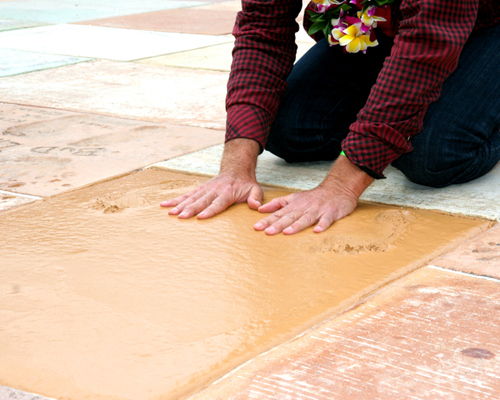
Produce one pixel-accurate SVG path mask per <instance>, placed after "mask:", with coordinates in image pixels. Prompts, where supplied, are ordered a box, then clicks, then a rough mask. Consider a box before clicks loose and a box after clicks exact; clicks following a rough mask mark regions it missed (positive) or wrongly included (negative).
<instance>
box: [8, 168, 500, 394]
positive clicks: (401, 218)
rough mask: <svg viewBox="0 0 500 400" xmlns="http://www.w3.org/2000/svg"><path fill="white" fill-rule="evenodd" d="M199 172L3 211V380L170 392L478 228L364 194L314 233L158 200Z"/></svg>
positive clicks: (108, 184) (117, 183)
mask: <svg viewBox="0 0 500 400" xmlns="http://www.w3.org/2000/svg"><path fill="white" fill-rule="evenodd" d="M205 179H207V178H206V177H202V176H199V175H192V174H185V173H176V172H172V171H164V170H160V169H148V170H145V171H140V172H137V173H133V174H129V175H125V176H123V177H120V178H117V179H111V180H108V181H105V182H101V183H98V184H94V185H90V186H87V187H85V188H82V189H78V190H74V191H71V192H68V193H63V194H60V195H57V196H53V197H50V198H48V199H45V200H43V201H40V202H38V203H37V204H33V205H27V206H24V207H22V208H19V209H16V210H12V211H8V212H5V213H2V214H0V232H2V246H0V260H2V268H0V293H2V294H3V295H2V303H1V304H2V307H0V326H1V329H0V343H2V356H1V357H0V376H1V380H2V384H4V385H8V386H10V387H15V388H19V389H21V390H26V391H29V392H34V393H40V394H43V395H46V396H49V397H54V398H60V399H64V398H69V399H75V400H79V399H92V400H116V399H121V400H129V399H130V400H138V399H140V400H153V399H164V400H174V399H175V400H178V399H180V398H183V395H185V394H188V393H193V392H195V391H197V390H199V389H200V388H202V387H204V386H205V384H207V383H208V382H209V381H212V380H214V379H216V378H218V377H220V376H221V375H222V374H224V373H225V372H227V371H229V370H231V369H232V368H234V367H235V366H237V365H239V364H241V363H242V362H244V361H247V360H249V359H251V358H253V357H254V356H256V355H257V354H260V353H262V352H263V351H265V350H267V349H269V348H271V347H273V346H275V345H277V344H279V343H282V342H283V341H286V340H287V339H289V338H292V337H294V336H296V334H298V333H300V332H303V331H304V329H307V328H308V327H310V326H311V325H312V324H314V323H317V322H318V321H321V320H323V319H324V318H325V316H327V315H332V313H335V312H337V311H338V310H339V309H345V307H349V306H350V305H353V304H354V303H355V302H357V301H359V299H360V298H361V297H362V296H363V295H366V294H367V293H369V292H371V291H373V290H374V289H376V288H378V287H380V286H381V285H383V284H384V283H387V282H388V281H391V280H393V279H395V278H397V277H399V276H401V275H402V274H404V273H405V272H407V271H408V270H411V269H414V268H416V267H417V266H418V265H421V264H422V263H424V262H425V261H426V260H427V259H428V258H431V257H432V256H433V254H436V253H440V252H442V251H443V249H445V248H446V247H447V246H449V245H450V244H452V243H454V242H455V241H460V240H462V238H463V237H465V236H468V235H471V234H473V233H474V232H476V231H477V230H479V229H483V228H484V221H480V220H474V219H470V218H463V217H452V216H449V215H444V214H439V213H436V212H431V211H422V210H405V209H401V208H398V207H391V206H381V205H375V204H363V205H361V206H360V207H359V208H358V210H356V211H355V212H354V213H353V215H352V216H351V217H350V218H348V219H344V220H342V221H339V222H337V223H336V224H335V225H334V226H333V228H332V229H330V230H328V231H327V232H325V233H324V234H320V235H317V234H313V233H312V232H311V230H307V231H305V232H302V233H300V234H298V235H294V236H285V235H278V236H273V237H269V236H266V235H265V234H263V233H262V232H256V231H254V230H253V229H252V225H253V223H255V222H256V221H257V220H258V219H260V218H261V215H259V214H258V213H257V212H256V211H252V210H249V209H248V207H247V206H246V205H245V204H240V205H237V206H235V207H232V208H231V209H229V210H228V211H227V212H225V213H223V214H221V215H220V216H218V217H216V218H214V219H211V220H208V221H201V220H196V219H193V220H189V221H186V220H179V219H177V218H174V217H168V216H167V212H166V210H165V209H160V207H159V202H160V201H161V200H164V199H165V198H167V197H172V196H174V195H176V194H179V193H182V192H185V191H187V190H190V189H191V188H193V187H194V186H195V185H198V184H200V183H201V182H203V181H204V180H205ZM285 193H289V192H287V191H284V190H282V189H276V188H269V187H267V188H266V193H265V195H266V198H268V199H269V198H272V197H274V196H278V195H283V194H285ZM415 243H418V245H415ZM28 250H29V251H28ZM422 295H423V296H427V297H425V299H428V298H429V295H428V294H425V293H424V291H422ZM487 298H488V297H483V301H484V302H486V299H487ZM429 299H430V300H432V297H430V298H429ZM472 300H475V298H474V299H472ZM472 305H474V306H475V308H476V309H479V310H480V309H481V308H480V307H478V306H480V305H481V304H479V303H477V301H476V302H474V301H472V303H471V306H472ZM416 309H417V310H418V307H412V308H410V309H409V310H408V311H411V312H413V311H415V310H416ZM422 310H423V311H424V310H427V309H426V308H425V306H422ZM465 310H468V308H465ZM439 311H440V312H441V311H442V310H439ZM474 312H475V313H476V314H472V318H470V319H469V321H470V323H472V319H473V318H475V317H476V316H482V314H477V313H478V312H479V311H474ZM442 315H443V314H442V313H441V314H437V315H434V314H432V315H431V317H429V315H428V314H424V315H423V316H425V318H438V317H441V316H442ZM410 317H413V315H412V314H409V317H408V318H410ZM422 318H423V317H422ZM490 318H491V317H490ZM414 319H416V320H417V321H418V318H416V317H415V318H414ZM411 321H413V319H411ZM490 322H491V321H490ZM391 323H393V322H391ZM417 326H418V328H419V329H420V330H422V325H417ZM478 326H480V327H482V325H478ZM489 326H490V327H492V326H494V324H492V323H490V325H489ZM428 328H429V327H428V326H427V325H426V329H428ZM445 339H448V337H445ZM478 340H482V334H478ZM465 345H466V347H482V348H486V349H489V350H491V351H496V349H495V348H494V347H492V346H490V344H489V343H482V342H480V343H478V344H477V345H476V344H474V345H471V344H470V343H466V344H465ZM483 346H484V347H483ZM461 349H462V348H461ZM410 360H411V361H413V359H412V358H410ZM344 398H348V397H344ZM211 400H213V399H211ZM224 400H226V398H225V399H224Z"/></svg>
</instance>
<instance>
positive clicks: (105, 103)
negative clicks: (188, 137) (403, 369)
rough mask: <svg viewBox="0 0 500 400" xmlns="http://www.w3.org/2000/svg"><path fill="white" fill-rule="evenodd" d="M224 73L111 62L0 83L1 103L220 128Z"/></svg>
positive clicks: (98, 62) (224, 92)
mask: <svg viewBox="0 0 500 400" xmlns="http://www.w3.org/2000/svg"><path fill="white" fill-rule="evenodd" d="M227 78H228V74H227V73H225V72H214V71H190V70H187V69H183V68H182V69H181V68H170V67H164V66H152V65H146V64H139V63H119V62H112V61H96V62H86V63H82V64H76V65H71V66H67V67H63V68H58V69H54V70H46V71H39V72H34V73H31V74H27V75H20V76H15V77H6V78H3V79H2V85H1V86H0V96H1V98H2V100H3V101H5V102H11V103H17V104H28V105H35V106H42V107H53V108H60V109H66V110H71V111H81V112H92V113H101V114H107V115H113V116H120V117H130V118H137V119H141V120H147V121H165V120H169V121H172V122H175V123H181V124H186V125H193V126H204V127H210V128H219V129H224V128H225V118H226V112H225V108H224V101H225V96H226V84H227Z"/></svg>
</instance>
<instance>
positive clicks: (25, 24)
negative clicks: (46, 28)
mask: <svg viewBox="0 0 500 400" xmlns="http://www.w3.org/2000/svg"><path fill="white" fill-rule="evenodd" d="M38 25H41V24H40V23H38V22H31V21H19V20H15V19H2V18H0V32H1V31H10V30H11V29H22V28H30V27H33V26H38Z"/></svg>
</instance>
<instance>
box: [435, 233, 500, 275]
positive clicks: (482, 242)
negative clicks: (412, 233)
mask: <svg viewBox="0 0 500 400" xmlns="http://www.w3.org/2000/svg"><path fill="white" fill-rule="evenodd" d="M432 263H433V264H434V265H439V266H441V267H446V268H451V269H456V270H460V271H464V272H469V273H472V274H477V275H486V276H491V277H495V278H500V224H496V225H495V226H494V227H493V228H491V229H489V230H488V231H486V232H483V233H482V234H480V235H478V236H476V237H474V238H472V239H471V240H469V241H468V242H467V243H464V244H463V245H462V246H459V247H458V248H456V249H455V250H453V251H451V252H450V253H447V254H445V255H443V256H442V257H439V258H438V259H437V260H433V261H432Z"/></svg>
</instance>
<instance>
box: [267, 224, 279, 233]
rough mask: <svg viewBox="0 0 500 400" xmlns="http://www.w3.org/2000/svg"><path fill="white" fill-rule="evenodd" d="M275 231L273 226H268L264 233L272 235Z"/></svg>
mask: <svg viewBox="0 0 500 400" xmlns="http://www.w3.org/2000/svg"><path fill="white" fill-rule="evenodd" d="M276 232H277V230H276V228H275V227H273V226H270V227H269V228H267V229H266V233H269V234H270V235H272V234H274V233H276Z"/></svg>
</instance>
